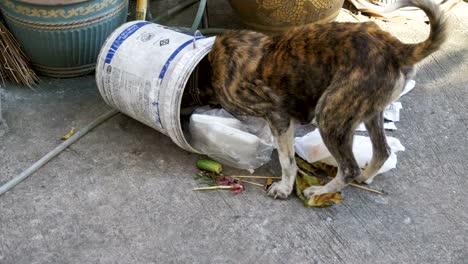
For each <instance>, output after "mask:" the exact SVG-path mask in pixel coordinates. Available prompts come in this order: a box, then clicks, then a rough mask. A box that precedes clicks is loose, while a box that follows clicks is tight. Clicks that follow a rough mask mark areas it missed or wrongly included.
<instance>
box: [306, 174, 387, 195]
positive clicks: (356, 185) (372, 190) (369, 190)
mask: <svg viewBox="0 0 468 264" xmlns="http://www.w3.org/2000/svg"><path fill="white" fill-rule="evenodd" d="M298 171H299V173H300V174H302V175H305V176H312V175H310V174H308V173H307V172H305V171H304V170H302V169H301V168H298ZM313 177H317V176H313ZM327 178H329V179H333V177H330V176H327ZM349 186H352V187H355V188H358V189H361V190H365V191H368V192H373V193H378V194H384V193H383V192H381V191H377V190H374V189H371V188H368V187H365V186H362V185H359V184H356V183H354V182H352V183H350V184H349Z"/></svg>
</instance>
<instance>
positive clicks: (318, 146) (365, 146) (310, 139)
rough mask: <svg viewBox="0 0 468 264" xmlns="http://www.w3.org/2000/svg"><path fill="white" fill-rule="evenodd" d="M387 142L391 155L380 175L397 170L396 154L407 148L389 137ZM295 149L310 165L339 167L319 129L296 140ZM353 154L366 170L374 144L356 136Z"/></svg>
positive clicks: (369, 181) (368, 181)
mask: <svg viewBox="0 0 468 264" xmlns="http://www.w3.org/2000/svg"><path fill="white" fill-rule="evenodd" d="M387 142H388V144H389V146H390V148H391V154H390V157H389V158H388V159H387V161H386V162H385V163H384V165H383V166H382V168H380V170H379V172H378V174H380V173H383V172H386V171H389V170H391V169H393V168H396V164H397V156H396V154H395V153H396V152H398V151H404V150H405V147H404V146H403V145H402V144H401V143H400V141H399V140H398V139H396V138H394V137H387ZM294 147H295V149H296V153H297V155H299V156H300V157H301V158H303V159H304V160H306V161H307V162H309V163H314V162H316V161H321V162H323V163H325V164H328V165H332V166H337V163H336V161H335V159H334V158H333V157H332V156H331V154H330V152H329V151H328V149H327V147H326V146H325V144H324V143H323V141H322V137H321V136H320V132H319V131H318V129H315V130H314V131H312V132H310V133H308V134H306V135H305V136H303V137H297V138H295V140H294ZM353 153H354V156H355V158H356V161H357V163H358V165H359V167H361V168H364V167H365V166H366V164H367V162H368V161H370V159H371V157H372V143H371V141H370V138H369V137H366V136H354V141H353ZM372 180H373V179H371V178H370V179H368V180H367V181H366V183H371V182H372Z"/></svg>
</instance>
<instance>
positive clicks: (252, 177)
mask: <svg viewBox="0 0 468 264" xmlns="http://www.w3.org/2000/svg"><path fill="white" fill-rule="evenodd" d="M231 178H239V179H241V178H246V179H281V177H275V176H248V175H247V176H242V175H239V176H231Z"/></svg>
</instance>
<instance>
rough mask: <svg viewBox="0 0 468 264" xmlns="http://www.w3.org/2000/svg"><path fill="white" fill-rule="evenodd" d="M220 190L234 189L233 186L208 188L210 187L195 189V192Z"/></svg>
mask: <svg viewBox="0 0 468 264" xmlns="http://www.w3.org/2000/svg"><path fill="white" fill-rule="evenodd" d="M219 189H225V190H228V189H229V190H230V189H232V187H231V186H225V185H216V186H208V187H198V188H193V190H194V191H208V190H219Z"/></svg>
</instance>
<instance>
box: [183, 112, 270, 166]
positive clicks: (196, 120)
mask: <svg viewBox="0 0 468 264" xmlns="http://www.w3.org/2000/svg"><path fill="white" fill-rule="evenodd" d="M241 119H242V120H239V119H237V118H235V117H234V116H232V115H231V114H229V113H228V112H227V111H226V110H224V109H210V108H209V107H202V108H198V109H197V110H195V112H194V113H193V114H192V115H191V117H190V125H189V131H190V135H191V145H192V146H193V147H194V148H195V149H196V150H198V151H199V152H201V153H204V154H206V155H207V156H209V157H210V158H212V159H214V160H216V161H218V162H221V163H223V164H226V165H228V166H231V167H235V168H239V169H246V170H250V171H253V170H254V169H256V168H258V167H260V166H262V165H264V164H266V163H267V162H269V161H270V159H271V153H272V152H273V149H274V148H275V147H274V143H273V137H272V135H271V131H270V128H269V126H268V123H267V122H266V121H265V120H263V119H261V118H256V117H241Z"/></svg>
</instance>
